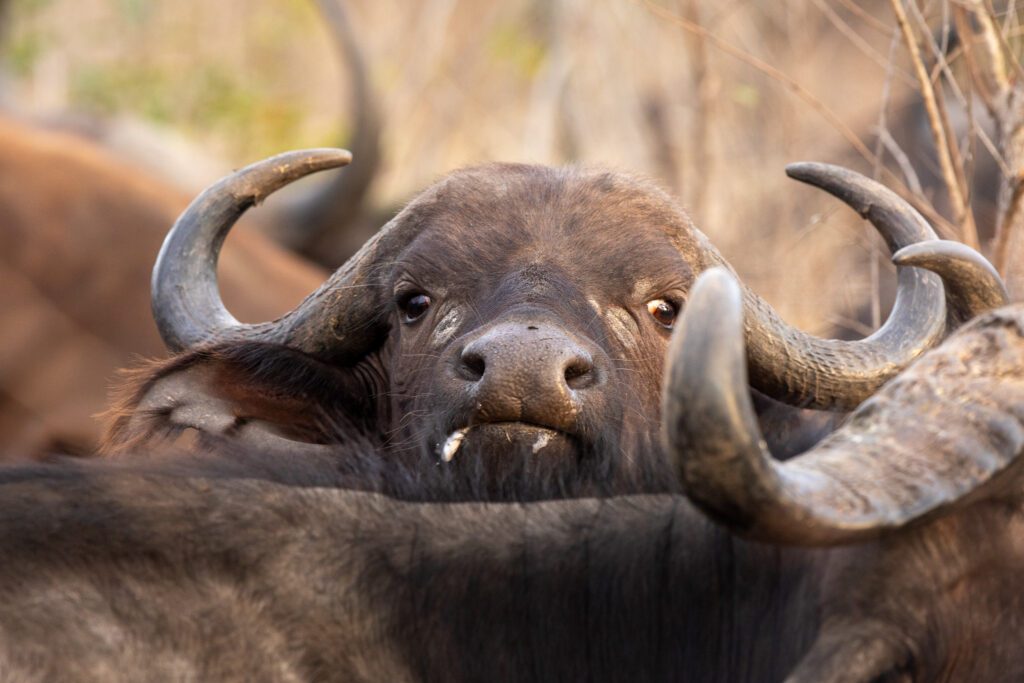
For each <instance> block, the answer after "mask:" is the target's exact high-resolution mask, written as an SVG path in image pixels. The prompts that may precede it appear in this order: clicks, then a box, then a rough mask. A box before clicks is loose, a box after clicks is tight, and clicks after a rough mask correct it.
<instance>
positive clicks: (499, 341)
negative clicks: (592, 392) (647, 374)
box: [456, 323, 598, 429]
mask: <svg viewBox="0 0 1024 683" xmlns="http://www.w3.org/2000/svg"><path fill="white" fill-rule="evenodd" d="M456 366H457V367H456V373H457V374H458V376H459V377H460V378H461V379H462V380H464V381H466V382H469V383H470V390H471V391H472V392H473V393H474V394H475V398H476V405H477V411H478V413H480V415H479V417H480V418H481V419H484V420H492V421H498V420H511V421H517V420H523V421H527V422H536V423H538V424H542V425H549V426H552V427H556V428H559V429H566V428H567V427H568V426H569V425H568V424H566V423H567V420H571V419H573V417H574V416H575V413H576V412H577V410H578V404H579V400H580V397H579V395H578V393H577V392H580V391H582V390H584V389H587V388H589V387H592V386H594V385H595V384H596V383H597V382H598V372H597V369H596V368H595V364H594V359H593V356H592V355H591V354H590V353H589V352H588V351H587V350H586V349H585V348H583V346H581V345H580V344H579V343H578V342H576V341H575V340H574V339H572V338H571V337H570V336H569V334H568V333H567V332H565V331H564V330H561V329H559V328H558V327H555V326H553V325H550V324H542V323H536V324H530V323H503V324H500V325H497V326H495V327H492V328H490V329H489V330H487V331H486V332H485V333H484V334H482V335H481V336H479V337H477V338H476V339H474V340H473V341H471V342H470V343H469V344H467V345H466V346H465V347H464V348H463V349H462V352H461V354H460V355H459V357H458V359H457V364H456Z"/></svg>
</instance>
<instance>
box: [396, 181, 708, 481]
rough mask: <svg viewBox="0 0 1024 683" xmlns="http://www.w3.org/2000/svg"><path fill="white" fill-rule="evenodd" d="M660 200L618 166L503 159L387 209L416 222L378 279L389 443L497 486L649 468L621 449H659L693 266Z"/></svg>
mask: <svg viewBox="0 0 1024 683" xmlns="http://www.w3.org/2000/svg"><path fill="white" fill-rule="evenodd" d="M671 207H672V204H671V202H670V201H669V200H668V199H667V198H666V197H664V196H663V195H661V193H660V192H658V191H657V190H654V189H652V188H651V187H650V186H648V185H646V184H644V183H642V182H640V181H636V180H633V179H630V178H624V177H621V176H612V175H610V174H607V173H582V172H579V171H574V170H554V169H538V168H536V167H529V166H512V165H502V166H488V167H484V168H481V169H475V170H470V171H465V172H462V173H459V174H457V175H456V176H453V177H452V178H450V179H449V180H448V181H446V182H445V183H444V184H443V185H441V186H440V187H439V188H437V189H436V190H435V191H433V192H430V193H429V194H428V195H427V196H426V197H423V198H421V199H420V200H418V201H417V202H415V203H414V204H413V205H412V206H410V207H409V210H408V211H407V212H406V213H405V214H403V215H402V216H400V217H399V218H398V220H410V221H417V222H418V223H419V224H420V227H419V230H418V233H419V234H418V236H417V237H416V238H415V239H414V240H413V241H412V242H411V244H409V246H408V247H407V248H406V249H405V250H403V251H402V253H401V254H400V255H399V257H398V258H397V259H396V261H395V262H394V264H393V265H392V267H391V268H392V271H391V275H390V278H389V285H390V286H389V291H390V294H391V299H392V301H393V306H394V310H393V312H392V327H391V334H390V335H389V336H388V340H387V342H386V345H385V351H384V355H385V356H386V357H387V361H386V362H385V363H384V365H386V366H387V367H388V369H389V375H390V378H389V394H390V401H389V406H388V407H389V410H390V413H391V416H392V422H393V423H394V424H395V426H396V427H397V431H396V432H395V433H394V434H393V435H392V438H391V441H390V447H391V449H392V451H393V452H395V453H396V454H398V455H401V454H403V453H408V454H415V455H417V456H426V457H427V459H430V460H433V461H435V462H440V463H441V465H440V466H442V467H449V468H452V469H455V470H457V471H461V470H465V471H466V473H467V474H469V473H470V472H473V473H475V474H474V476H476V475H479V476H482V477H483V478H484V479H485V480H486V481H488V482H489V485H490V486H492V487H498V488H501V487H502V486H512V485H513V484H511V482H513V481H516V482H518V481H520V480H522V479H524V478H525V479H528V480H543V481H550V482H558V483H559V485H568V482H569V481H572V482H573V486H575V487H577V488H579V489H582V490H590V489H593V490H595V491H596V490H598V489H599V488H601V486H609V485H611V484H612V483H613V482H624V481H626V480H635V478H636V477H637V476H640V477H642V478H648V479H649V478H650V477H651V476H652V475H653V474H654V471H655V470H656V466H657V464H659V463H663V459H661V458H658V457H647V458H644V459H643V461H642V462H638V461H637V460H636V459H633V458H631V457H628V454H633V453H638V452H643V453H649V454H650V453H654V452H655V451H656V450H657V440H656V439H655V438H653V437H654V436H656V429H655V427H656V425H657V424H658V423H659V417H658V410H659V408H658V406H659V390H660V385H661V374H662V364H663V358H664V355H665V349H666V344H667V342H668V339H669V337H670V335H671V331H672V327H673V324H674V318H675V314H676V312H677V311H678V310H679V309H680V307H681V306H682V304H683V301H684V299H685V296H686V292H687V290H688V289H689V286H690V283H691V282H692V280H693V270H692V267H691V265H690V264H689V263H688V262H687V261H686V260H685V259H684V258H683V256H682V255H681V253H680V250H679V248H678V247H677V246H676V245H675V244H673V241H672V240H671V238H670V235H673V234H676V233H678V232H679V231H680V230H681V229H686V227H687V226H686V225H685V223H684V221H685V220H686V219H685V216H684V215H683V214H681V213H680V212H678V211H672V210H670V209H671ZM464 226H472V229H471V231H467V230H466V228H465V227H464ZM623 235H629V236H630V238H629V239H628V240H623V239H622V236H623ZM624 456H625V457H624ZM641 465H642V467H641ZM641 469H642V470H644V471H642V472H641V471H640V470H641ZM515 486H519V484H518V483H517V484H515Z"/></svg>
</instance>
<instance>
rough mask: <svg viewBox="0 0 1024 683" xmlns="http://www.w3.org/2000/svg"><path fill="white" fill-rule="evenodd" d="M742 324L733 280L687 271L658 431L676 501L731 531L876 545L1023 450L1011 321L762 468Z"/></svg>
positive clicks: (1022, 343) (960, 344)
mask: <svg viewBox="0 0 1024 683" xmlns="http://www.w3.org/2000/svg"><path fill="white" fill-rule="evenodd" d="M992 315H993V316H999V312H996V313H994V314H992ZM742 316H743V303H742V294H741V289H740V287H739V285H738V284H737V283H736V281H735V280H734V279H733V277H732V276H731V275H730V274H729V273H727V272H726V271H725V270H724V269H713V270H711V271H708V272H706V273H705V274H703V275H701V277H700V279H699V280H698V282H697V284H696V286H695V287H694V289H693V292H692V294H691V297H690V301H689V303H688V304H687V307H686V309H685V312H684V315H683V321H682V325H681V327H680V329H679V330H678V331H677V332H676V333H675V335H674V336H673V339H672V342H671V345H670V356H669V364H668V367H667V369H666V380H665V389H664V396H663V405H662V414H663V416H664V422H663V434H662V436H663V439H664V442H665V444H666V447H667V448H668V449H669V451H668V452H669V453H673V454H675V457H676V458H677V463H678V467H679V474H680V477H681V480H682V484H683V488H684V490H685V491H686V494H687V495H688V496H689V497H690V499H691V500H693V501H694V502H695V503H696V504H697V505H698V506H700V507H701V508H702V509H704V510H705V511H706V512H708V513H709V514H710V515H711V516H713V517H715V518H717V519H718V520H720V521H722V522H724V523H726V524H728V525H729V526H730V527H732V528H733V529H734V530H735V531H737V532H739V533H742V534H743V535H746V536H748V537H752V538H755V539H758V540H763V541H768V542H777V543H793V544H805V545H826V544H837V543H845V542H850V541H854V540H859V539H864V538H868V537H872V536H877V535H879V534H881V533H883V532H885V531H888V530H893V529H896V528H899V527H902V526H904V525H906V524H908V523H910V522H913V521H915V520H919V519H921V518H922V517H925V516H927V515H931V514H934V513H936V512H938V511H940V510H942V509H943V508H945V507H948V506H950V505H952V504H954V503H956V502H957V501H959V500H962V499H963V498H964V497H965V496H967V495H969V494H971V495H972V496H977V495H980V490H979V487H982V486H984V487H985V490H989V489H992V488H993V487H995V485H996V479H997V477H998V475H1000V474H1001V473H1003V472H1004V471H1005V470H1006V469H1007V468H1008V467H1009V466H1010V465H1011V464H1013V463H1014V462H1015V458H1016V457H1017V455H1018V454H1019V453H1021V449H1022V448H1024V415H1022V414H1021V411H1020V409H1019V406H1021V405H1024V370H1022V368H1024V340H1022V335H1021V334H1020V332H1019V330H1020V329H1021V328H1022V326H1024V321H1022V320H1019V319H1017V320H1016V327H1014V326H1013V325H1007V324H1005V322H1003V323H1002V324H1001V325H1000V326H996V325H992V326H991V328H990V329H997V330H999V332H998V334H1003V335H1005V336H1006V339H1004V340H1001V341H1002V343H1000V344H999V350H992V349H993V347H994V346H995V345H996V342H990V343H989V344H987V345H984V346H987V348H986V350H985V351H984V353H986V354H989V355H982V354H980V353H979V352H978V351H977V350H976V348H977V347H978V346H979V344H978V342H977V339H976V338H975V337H973V336H970V334H969V333H970V331H971V330H973V329H977V327H979V326H981V325H984V323H985V320H984V319H982V320H981V321H980V323H981V325H976V324H972V325H969V326H967V327H965V328H964V330H963V331H962V332H959V333H958V334H957V335H955V336H954V337H953V338H952V339H951V340H950V341H947V342H946V344H944V345H943V347H942V348H941V349H939V350H936V351H932V352H931V353H930V354H928V356H926V357H925V358H923V359H922V360H921V361H919V362H918V363H917V364H915V365H914V366H913V367H911V368H910V369H909V370H907V371H906V372H905V373H904V374H903V375H901V376H900V377H899V378H897V379H896V380H894V381H893V382H891V383H890V384H889V385H887V386H886V387H884V388H883V389H882V390H881V391H880V392H879V393H878V394H877V395H876V396H875V397H873V398H872V399H871V400H869V401H868V402H866V403H865V404H864V405H863V406H861V407H860V408H859V409H858V410H857V411H855V412H854V413H853V415H852V416H851V417H850V419H849V420H848V421H847V423H846V424H845V425H844V426H843V427H842V428H840V429H839V430H838V431H837V432H835V433H834V434H832V435H831V436H829V437H828V438H826V439H825V440H824V441H823V442H821V443H820V444H819V445H818V446H816V447H815V448H814V449H812V450H811V451H809V452H807V453H805V454H803V455H801V456H798V457H796V458H793V459H791V460H788V461H786V462H778V461H775V460H773V459H772V457H771V455H770V454H769V453H768V452H767V450H766V448H765V447H764V441H763V439H762V436H761V433H760V431H759V429H758V424H757V420H756V418H755V416H754V411H753V407H752V406H751V403H750V397H749V396H750V393H749V390H748V388H747V373H746V368H745V362H744V344H743V321H742ZM1007 317H1012V315H1011V314H1007ZM1019 317H1020V316H1019V315H1018V318H1019ZM997 322H998V321H997ZM988 331H990V330H989V329H987V330H986V332H988ZM972 349H974V353H973V355H972V354H969V353H968V351H971V350H972ZM951 368H952V369H951ZM943 375H945V376H946V377H948V378H949V379H950V381H955V382H957V386H956V388H955V391H951V390H950V388H949V387H946V386H944V384H943V382H944V379H943ZM993 395H998V396H999V401H998V404H997V403H996V401H993V400H992V396H993Z"/></svg>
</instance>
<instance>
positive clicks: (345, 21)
mask: <svg viewBox="0 0 1024 683" xmlns="http://www.w3.org/2000/svg"><path fill="white" fill-rule="evenodd" d="M316 5H317V9H318V10H319V12H320V15H321V16H322V17H323V19H324V21H326V23H327V26H328V29H329V30H330V33H331V38H332V40H333V42H334V44H335V48H336V49H337V50H338V52H339V53H340V55H341V58H342V62H343V63H344V64H345V65H346V66H347V73H348V78H349V88H348V106H349V108H350V109H351V111H352V113H351V115H350V121H351V126H350V133H349V135H348V141H347V142H346V143H345V146H346V147H349V148H350V149H351V150H352V156H353V157H355V158H356V159H358V160H359V163H357V164H354V165H353V166H351V167H350V168H347V169H345V170H344V171H342V172H341V173H338V174H336V175H335V176H334V177H333V178H332V179H331V180H330V181H328V182H326V183H324V184H323V186H322V187H318V188H317V189H316V190H315V191H313V193H312V194H310V195H309V196H307V197H305V198H304V199H302V200H300V201H299V202H298V203H297V204H295V205H294V206H292V207H287V208H285V212H286V214H287V215H286V216H285V217H284V218H283V219H282V220H280V221H277V223H279V224H280V225H281V226H287V227H284V228H279V229H280V230H282V231H286V232H282V233H281V234H280V238H281V239H282V240H284V241H287V243H288V246H289V247H290V248H291V249H293V250H294V251H297V252H298V253H300V254H302V255H303V256H305V257H307V258H309V259H311V260H313V261H317V262H320V263H325V262H328V261H333V260H334V258H335V256H334V255H336V252H337V251H338V249H337V246H336V245H335V242H336V241H337V237H338V236H339V235H341V234H344V232H345V229H346V228H347V227H348V226H351V225H352V224H353V223H354V222H355V221H356V220H357V218H358V217H359V214H360V212H361V210H362V207H363V203H364V201H365V198H366V195H367V193H368V192H369V190H370V186H371V185H372V184H373V181H374V178H375V177H376V175H377V172H378V171H379V169H380V164H381V146H380V129H381V124H380V116H379V112H378V111H377V106H376V104H375V102H376V100H375V98H374V94H373V89H372V88H371V87H370V81H369V78H368V75H367V68H366V60H365V58H364V56H363V51H362V49H361V48H360V46H359V40H358V38H357V36H356V34H355V31H353V28H352V24H351V22H350V20H349V17H348V14H347V12H346V10H345V7H344V6H343V4H342V3H341V2H340V1H339V0H316ZM275 227H277V226H275ZM374 227H376V226H374ZM365 237H366V235H362V236H360V241H361V240H362V239H365ZM327 265H330V266H331V267H335V266H337V265H338V264H337V263H336V262H331V263H327Z"/></svg>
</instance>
